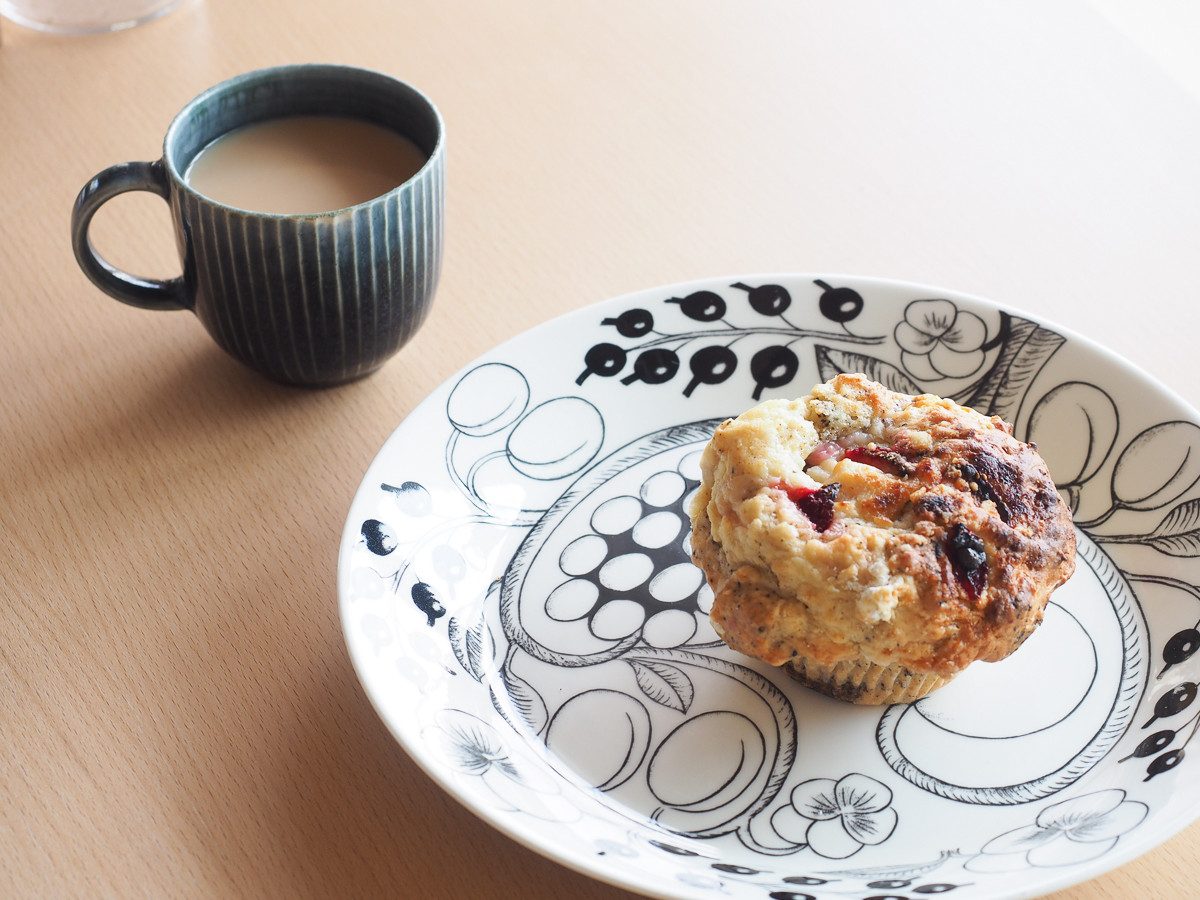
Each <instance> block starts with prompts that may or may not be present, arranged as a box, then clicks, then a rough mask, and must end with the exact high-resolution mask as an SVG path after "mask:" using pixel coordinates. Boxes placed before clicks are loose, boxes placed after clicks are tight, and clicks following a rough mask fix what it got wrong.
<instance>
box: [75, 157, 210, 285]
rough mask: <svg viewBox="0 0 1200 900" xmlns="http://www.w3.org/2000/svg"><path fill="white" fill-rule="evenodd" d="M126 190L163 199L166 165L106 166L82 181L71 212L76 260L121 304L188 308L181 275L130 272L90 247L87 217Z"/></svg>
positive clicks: (167, 196)
mask: <svg viewBox="0 0 1200 900" xmlns="http://www.w3.org/2000/svg"><path fill="white" fill-rule="evenodd" d="M126 191H149V192H150V193H152V194H158V196H160V197H162V198H163V199H164V200H166V201H167V202H168V203H169V202H170V190H169V187H168V184H167V169H166V166H164V165H163V162H162V160H159V161H158V162H152V163H150V162H128V163H121V164H120V165H116V166H109V167H108V168H107V169H105V170H104V171H103V172H101V173H100V174H99V175H97V176H96V177H95V178H93V179H92V180H91V181H89V182H88V183H87V184H86V185H84V187H83V190H81V191H80V192H79V196H78V197H76V198H75V208H74V210H72V212H71V245H72V247H73V248H74V250H75V260H76V262H78V263H79V267H80V268H81V269H83V273H84V274H85V275H87V277H88V278H90V279H91V280H92V282H93V283H94V284H95V285H96V287H98V288H100V290H102V291H104V292H105V293H106V294H109V295H110V296H113V297H116V298H117V299H118V300H120V301H121V302H122V303H128V304H129V305H130V306H138V307H141V308H142V309H191V308H192V303H191V297H190V296H189V291H188V289H187V285H186V284H185V283H184V280H183V278H170V279H167V280H166V281H160V280H158V279H156V278H139V277H138V276H136V275H130V274H129V273H128V272H125V271H122V270H121V269H118V268H117V267H116V266H114V265H113V264H112V263H110V262H109V261H108V260H106V259H104V257H102V256H100V254H98V253H97V252H96V248H95V247H93V246H92V239H91V237H90V236H89V235H88V228H89V226H90V225H91V224H92V216H94V215H95V214H96V211H97V210H98V209H100V207H101V206H103V205H104V204H105V203H106V202H107V201H109V200H111V199H112V198H113V197H115V196H117V194H123V193H125V192H126Z"/></svg>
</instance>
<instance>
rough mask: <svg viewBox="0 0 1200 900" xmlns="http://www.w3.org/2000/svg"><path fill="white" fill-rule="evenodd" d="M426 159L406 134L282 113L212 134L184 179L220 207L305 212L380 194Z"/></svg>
mask: <svg viewBox="0 0 1200 900" xmlns="http://www.w3.org/2000/svg"><path fill="white" fill-rule="evenodd" d="M426 160H427V157H426V155H425V154H424V153H423V152H422V151H421V149H420V148H419V147H418V146H417V145H416V144H414V143H413V142H412V141H410V140H409V139H408V138H406V137H404V136H403V135H401V134H397V133H396V132H395V131H392V130H390V129H388V128H382V127H380V126H379V125H375V124H374V123H372V122H364V121H362V120H361V119H346V118H342V117H339V116H288V117H287V118H283V119H270V120H268V121H266V122H256V123H254V124H253V125H244V126H242V127H241V128H238V129H236V130H234V131H231V132H229V134H225V135H222V136H221V137H219V138H217V139H216V140H215V141H213V142H212V143H211V144H209V145H208V146H207V147H205V148H204V149H203V150H201V151H200V153H199V154H198V155H197V156H196V158H195V159H193V160H192V162H191V164H190V165H189V166H188V167H187V171H186V172H184V173H183V180H184V181H185V182H187V184H188V185H189V186H190V187H191V188H192V190H194V191H196V192H197V193H200V194H203V195H204V196H205V197H208V198H209V199H210V200H215V201H217V202H218V203H223V204H225V205H226V206H234V207H237V208H238V209H245V210H253V211H254V212H260V213H277V214H279V215H305V214H313V213H321V212H328V211H329V210H335V209H343V208H345V207H347V206H357V205H358V204H359V203H366V202H367V201H369V200H373V199H375V198H376V197H382V196H383V195H384V194H386V193H388V192H389V191H391V190H394V189H395V188H397V187H399V186H400V185H402V184H403V183H404V182H406V181H408V179H410V178H412V177H413V176H414V175H415V174H417V172H419V171H420V170H421V167H422V166H423V165H425V162H426Z"/></svg>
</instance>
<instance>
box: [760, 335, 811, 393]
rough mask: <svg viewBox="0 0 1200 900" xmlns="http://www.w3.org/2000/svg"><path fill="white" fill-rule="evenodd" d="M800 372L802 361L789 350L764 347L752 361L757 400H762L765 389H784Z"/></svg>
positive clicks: (777, 346) (777, 347)
mask: <svg viewBox="0 0 1200 900" xmlns="http://www.w3.org/2000/svg"><path fill="white" fill-rule="evenodd" d="M798 371H800V359H799V357H797V356H796V354H795V353H793V352H792V351H791V350H790V349H789V348H787V347H783V346H780V345H778V344H777V345H775V346H771V347H764V348H763V349H761V350H759V351H758V352H757V353H755V354H754V357H753V358H752V359H751V360H750V374H751V375H753V376H754V393H753V395H752V396H753V397H754V399H755V400H761V399H762V392H763V388H777V387H783V386H784V385H785V384H787V383H788V382H790V381H791V380H792V379H793V378H795V377H796V373H797V372H798Z"/></svg>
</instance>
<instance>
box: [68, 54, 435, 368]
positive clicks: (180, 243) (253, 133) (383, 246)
mask: <svg viewBox="0 0 1200 900" xmlns="http://www.w3.org/2000/svg"><path fill="white" fill-rule="evenodd" d="M381 132H382V133H381ZM364 135H373V137H370V138H365V137H364ZM406 144H407V145H410V146H409V147H408V148H407V149H403V148H404V145H406ZM272 146H273V147H274V148H275V151H274V153H275V166H274V167H275V168H276V169H278V170H279V172H283V171H284V169H285V168H287V167H290V170H291V173H292V177H291V178H290V179H289V178H284V179H282V180H279V181H277V182H276V183H275V184H274V185H273V186H268V192H267V194H268V195H267V197H266V199H253V198H252V197H251V196H250V194H249V193H247V192H248V191H250V188H251V186H250V185H248V184H247V181H246V176H245V173H243V176H242V180H241V185H242V186H241V187H240V188H239V187H238V186H237V182H238V178H237V177H233V178H232V181H233V186H232V188H230V190H231V192H230V193H225V189H226V188H228V187H230V185H229V184H227V183H226V182H229V181H230V176H232V175H236V170H238V168H239V166H240V165H241V164H243V163H252V162H253V161H254V159H255V158H256V156H257V158H258V163H259V164H260V165H262V164H263V161H264V160H266V161H267V162H266V166H267V168H272V164H271V162H270V160H271V158H272V150H271V148H272ZM389 147H390V148H391V149H390V150H389V149H388V148H389ZM397 148H401V149H400V150H397ZM210 153H211V154H213V155H212V156H211V157H210V159H209V162H210V163H213V165H212V166H211V169H212V171H211V172H210V175H212V176H213V178H212V180H211V181H210V180H209V178H208V176H206V175H197V171H200V170H203V169H204V168H205V167H206V166H205V161H204V157H205V156H206V155H208V154H210ZM401 157H402V158H401ZM377 164H378V165H377ZM251 168H253V166H251ZM190 170H191V171H190ZM444 172H445V138H444V128H443V125H442V119H441V116H440V115H439V114H438V111H437V109H436V108H435V107H434V106H433V104H432V103H430V102H429V100H427V99H426V98H425V97H424V96H423V95H422V94H421V93H420V92H418V91H417V90H415V89H414V88H412V87H410V86H409V85H407V84H404V83H403V82H401V81H398V80H396V79H394V78H391V77H389V76H387V75H383V74H382V73H379V72H372V71H369V70H366V69H357V68H353V67H349V66H329V65H296V66H281V67H278V68H273V69H263V70H261V71H257V72H250V73H248V74H245V75H240V76H238V77H236V78H233V79H231V80H229V81H226V82H223V83H222V84H219V85H217V86H216V87H213V88H210V89H209V90H208V91H205V92H204V93H203V94H201V95H200V96H199V97H197V98H195V99H194V100H192V101H191V102H190V103H189V104H188V105H187V106H185V107H184V108H183V110H182V111H181V112H180V113H179V115H178V116H176V117H175V120H174V121H173V122H172V123H171V126H170V128H168V130H167V136H166V139H165V141H164V142H163V156H162V159H160V160H158V161H157V162H153V163H148V162H141V163H124V164H121V165H117V166H112V167H110V168H108V169H106V170H104V171H103V172H101V173H100V174H99V175H97V176H96V177H95V178H93V179H92V180H91V181H90V182H89V183H88V184H87V185H86V186H85V187H84V189H83V190H82V191H81V192H80V194H79V197H78V198H77V199H76V202H75V209H74V213H73V215H72V222H71V227H72V241H73V245H74V249H75V258H76V260H77V261H78V262H79V265H80V267H81V268H82V269H83V271H84V272H85V273H86V274H87V275H88V277H89V278H91V279H92V281H93V282H95V284H96V285H97V286H99V287H100V288H101V289H102V290H104V291H106V292H107V293H109V294H111V295H112V296H114V297H116V298H117V299H118V300H121V301H123V302H125V303H129V304H132V305H134V306H140V307H143V308H146V309H160V310H165V309H190V310H192V311H193V312H195V314H196V315H197V317H199V319H200V321H201V322H202V323H203V324H204V327H205V328H206V329H207V330H208V332H209V333H210V334H211V335H212V336H213V338H214V339H215V340H216V341H217V343H218V344H219V345H220V346H221V347H222V348H224V349H225V350H226V351H228V352H229V353H230V354H231V355H233V356H234V357H236V358H237V359H239V360H241V361H242V362H244V363H246V364H247V365H249V366H251V367H252V368H254V369H256V370H257V371H259V372H261V373H263V374H264V375H267V376H268V377H270V378H273V379H275V380H278V381H282V382H285V383H289V384H299V385H307V386H325V385H333V384H339V383H342V382H345V381H350V380H353V379H355V378H359V377H362V376H363V375H367V374H369V373H371V372H373V371H374V370H375V369H377V368H378V367H379V366H381V365H382V364H383V363H384V362H385V361H386V360H387V359H388V358H389V357H391V356H392V355H393V354H394V353H395V352H396V351H397V350H398V349H399V348H400V347H401V346H402V345H403V344H404V343H405V342H406V341H408V339H409V338H411V337H412V335H413V334H414V333H415V332H416V330H417V328H419V327H420V325H421V323H422V322H423V321H424V319H425V316H426V315H427V314H428V312H429V308H430V305H431V304H432V301H433V295H434V290H435V288H436V287H437V281H438V276H439V274H440V271H441V261H442V210H443V207H444V193H445V189H444V180H443V179H444ZM189 175H190V176H191V181H192V182H195V183H189ZM249 178H250V180H251V181H252V180H253V179H254V175H253V174H251V175H250V176H249ZM200 185H202V186H203V189H198V187H199V186H200ZM222 185H223V186H222ZM389 185H390V186H389ZM258 187H259V188H262V187H264V185H259V186H258ZM314 188H315V189H318V190H316V191H315V196H314V191H313V190H312V189H314ZM131 190H144V191H151V192H152V193H156V194H159V195H160V196H161V197H163V198H164V199H165V200H166V201H167V202H168V203H169V204H170V207H171V218H172V221H173V224H174V229H175V240H176V245H177V247H178V250H179V255H180V259H181V261H182V264H183V274H182V275H181V276H180V277H179V278H173V279H169V280H166V281H159V280H155V279H149V278H140V277H138V276H135V275H131V274H129V273H127V272H123V271H121V270H119V269H117V268H116V267H114V266H112V265H111V264H110V263H108V262H107V261H105V260H104V259H102V258H101V257H100V256H99V255H97V254H96V252H95V249H94V248H93V247H92V244H91V241H90V239H89V237H88V226H89V224H90V222H91V219H92V216H93V215H94V214H95V212H96V210H97V209H99V207H100V206H101V205H103V203H104V202H106V201H107V200H108V199H110V198H111V197H113V196H116V195H117V194H119V193H123V192H124V191H131ZM376 191H380V192H381V193H375V192H376ZM210 192H211V193H210ZM272 192H273V198H274V200H279V201H281V202H282V205H281V206H279V207H278V208H279V209H280V210H283V209H288V208H291V209H293V210H294V211H292V212H284V211H272V210H271V209H263V208H259V209H255V208H254V207H255V206H256V205H259V206H268V205H271V200H272ZM364 194H368V195H372V196H364ZM329 198H332V199H329ZM243 201H245V202H243ZM330 203H333V204H337V205H335V206H330V205H329V204H330ZM314 206H315V207H323V208H320V209H316V208H313V207H314Z"/></svg>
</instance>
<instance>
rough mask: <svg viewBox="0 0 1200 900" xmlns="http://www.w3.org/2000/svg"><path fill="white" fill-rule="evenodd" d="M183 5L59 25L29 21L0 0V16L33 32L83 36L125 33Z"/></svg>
mask: <svg viewBox="0 0 1200 900" xmlns="http://www.w3.org/2000/svg"><path fill="white" fill-rule="evenodd" d="M181 3H183V0H164V2H162V3H161V4H160V5H158V6H157V7H155V8H154V9H152V10H150V11H149V12H147V13H145V14H143V15H140V16H135V17H133V18H129V19H121V20H120V21H116V22H108V21H100V22H97V21H95V20H90V21H86V20H85V21H80V22H77V23H60V22H57V21H50V22H41V21H37V20H36V19H30V18H29V17H28V16H25V15H22V14H21V13H20V12H18V11H17V10H16V9H14V8H13V3H12V2H10V0H0V16H3V17H4V18H6V19H8V20H9V21H11V22H13V23H14V24H16V25H20V26H21V27H23V28H30V29H32V30H34V31H41V32H43V33H46V34H61V35H84V34H104V33H107V32H110V31H125V30H126V29H129V28H135V27H137V26H138V25H144V24H146V23H147V22H151V21H153V20H154V19H157V18H159V17H160V16H165V15H166V14H167V13H169V12H171V10H173V9H175V7H177V6H179V5H180V4H181Z"/></svg>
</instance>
